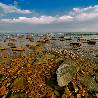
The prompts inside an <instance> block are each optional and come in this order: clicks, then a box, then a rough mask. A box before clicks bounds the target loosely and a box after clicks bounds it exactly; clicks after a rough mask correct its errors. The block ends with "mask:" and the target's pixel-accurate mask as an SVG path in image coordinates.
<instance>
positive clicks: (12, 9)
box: [0, 3, 32, 14]
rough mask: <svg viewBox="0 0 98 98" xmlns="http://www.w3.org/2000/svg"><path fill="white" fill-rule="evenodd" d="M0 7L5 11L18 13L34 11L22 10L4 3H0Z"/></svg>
mask: <svg viewBox="0 0 98 98" xmlns="http://www.w3.org/2000/svg"><path fill="white" fill-rule="evenodd" d="M0 9H1V10H3V12H4V13H17V14H30V13H32V12H31V11H30V10H21V9H19V8H16V7H15V6H13V5H6V4H3V3H0Z"/></svg>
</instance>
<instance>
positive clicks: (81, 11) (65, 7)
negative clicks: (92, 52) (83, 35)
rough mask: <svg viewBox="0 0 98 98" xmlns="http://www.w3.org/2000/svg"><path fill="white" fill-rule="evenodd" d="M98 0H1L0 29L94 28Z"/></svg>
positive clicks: (20, 30)
mask: <svg viewBox="0 0 98 98" xmlns="http://www.w3.org/2000/svg"><path fill="white" fill-rule="evenodd" d="M97 17H98V0H0V32H6V31H9V32H13V31H14V32H25V31H26V32H33V31H34V32H56V31H61V32H67V31H73V32H74V31H77V32H78V31H83V32H86V31H95V32H97V31H98V29H97V26H98V23H97V21H98V18H97Z"/></svg>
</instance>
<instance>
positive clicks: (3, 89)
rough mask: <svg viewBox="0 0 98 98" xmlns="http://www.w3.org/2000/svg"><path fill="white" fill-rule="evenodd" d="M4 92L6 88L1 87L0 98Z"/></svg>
mask: <svg viewBox="0 0 98 98" xmlns="http://www.w3.org/2000/svg"><path fill="white" fill-rule="evenodd" d="M6 92H7V90H6V87H5V86H2V87H1V88H0V96H2V95H5V94H6Z"/></svg>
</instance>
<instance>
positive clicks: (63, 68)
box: [56, 63, 77, 87]
mask: <svg viewBox="0 0 98 98" xmlns="http://www.w3.org/2000/svg"><path fill="white" fill-rule="evenodd" d="M76 72H77V67H76V66H74V65H68V64H65V63H63V64H61V65H60V66H59V68H58V69H57V71H56V74H57V82H58V85H59V86H60V87H63V86H65V85H67V84H68V83H69V82H70V81H71V80H72V78H73V77H74V75H75V74H76Z"/></svg>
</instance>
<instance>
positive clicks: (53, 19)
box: [1, 16, 73, 24]
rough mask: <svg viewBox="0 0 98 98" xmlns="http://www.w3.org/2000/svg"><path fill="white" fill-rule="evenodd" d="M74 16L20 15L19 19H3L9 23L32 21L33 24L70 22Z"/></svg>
mask: <svg viewBox="0 0 98 98" xmlns="http://www.w3.org/2000/svg"><path fill="white" fill-rule="evenodd" d="M72 18H73V17H71V16H61V17H53V16H40V17H32V18H27V17H19V18H17V19H15V18H13V19H1V21H2V22H7V23H32V24H50V23H58V22H68V21H71V20H72Z"/></svg>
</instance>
